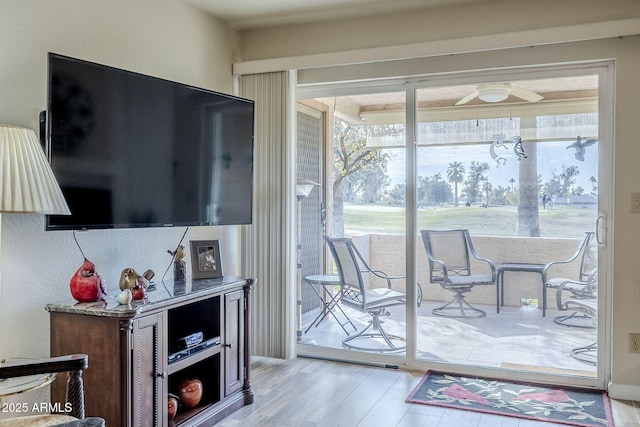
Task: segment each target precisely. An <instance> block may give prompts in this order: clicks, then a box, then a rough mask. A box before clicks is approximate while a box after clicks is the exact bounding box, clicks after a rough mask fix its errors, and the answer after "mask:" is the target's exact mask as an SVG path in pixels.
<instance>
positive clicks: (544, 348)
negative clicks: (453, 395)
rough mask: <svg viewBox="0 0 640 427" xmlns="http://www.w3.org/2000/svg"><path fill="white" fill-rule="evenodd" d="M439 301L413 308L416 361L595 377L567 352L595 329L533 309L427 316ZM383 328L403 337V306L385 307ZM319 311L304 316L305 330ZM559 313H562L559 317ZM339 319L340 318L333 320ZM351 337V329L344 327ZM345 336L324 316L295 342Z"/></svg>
mask: <svg viewBox="0 0 640 427" xmlns="http://www.w3.org/2000/svg"><path fill="white" fill-rule="evenodd" d="M442 304H443V303H442V302H433V301H423V303H422V305H421V307H419V309H418V354H417V357H418V358H419V359H422V360H427V361H436V362H447V363H452V364H461V365H474V366H486V367H502V368H510V369H519V370H531V371H544V372H553V373H561V374H568V375H578V376H589V377H593V376H595V375H596V368H595V366H591V365H589V364H586V363H583V362H580V361H578V360H576V359H574V358H573V357H571V350H572V349H574V348H576V347H581V346H586V345H589V344H591V343H593V342H594V341H595V340H596V329H595V328H594V329H585V328H575V327H567V326H563V325H558V324H556V323H555V322H554V321H553V319H554V317H556V316H557V315H558V311H557V310H555V309H548V310H547V315H546V316H545V317H542V310H540V309H538V308H537V307H534V306H523V307H509V306H505V307H502V308H501V310H500V313H499V314H498V313H496V307H495V305H477V307H479V308H482V309H483V310H485V311H486V312H487V315H486V316H485V317H481V318H467V319H456V318H446V317H440V316H433V315H432V314H431V310H432V309H433V308H435V307H437V306H440V305H442ZM342 308H343V309H344V311H345V313H346V314H347V315H348V316H349V318H350V319H351V320H352V321H353V323H354V324H355V326H356V327H357V328H358V329H360V328H362V327H364V326H366V324H367V323H368V321H369V320H370V318H371V317H370V316H369V315H368V314H363V313H361V312H359V311H357V310H353V309H350V308H348V307H342ZM389 312H390V313H391V315H390V316H388V317H384V318H383V321H384V324H383V327H384V328H385V330H386V331H387V332H389V333H392V334H396V335H399V336H403V337H404V336H406V333H405V331H404V327H405V321H404V307H402V306H395V307H391V308H389ZM318 313H319V310H315V311H312V312H310V313H307V314H305V317H304V320H305V325H304V328H303V331H304V330H306V329H307V327H308V326H309V324H310V323H311V321H312V320H313V319H314V318H315V317H316V315H317V314H318ZM564 313H565V312H563V314H564ZM339 316H341V315H339ZM345 327H346V328H347V330H348V331H349V332H350V333H352V331H353V328H352V327H351V326H349V325H346V326H345ZM346 336H347V335H346V333H345V332H344V331H343V329H342V328H341V327H340V325H339V324H338V323H337V321H336V320H335V319H334V318H333V317H331V316H327V317H326V318H325V319H324V321H322V322H321V323H320V324H319V325H318V326H312V327H311V328H310V329H309V331H308V332H307V333H304V334H303V336H302V340H301V343H303V344H309V345H318V346H325V347H334V348H342V340H343V339H344V338H345V337H346Z"/></svg>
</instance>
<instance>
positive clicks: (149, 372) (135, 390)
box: [131, 313, 166, 427]
mask: <svg viewBox="0 0 640 427" xmlns="http://www.w3.org/2000/svg"><path fill="white" fill-rule="evenodd" d="M132 334H133V347H132V350H133V360H132V378H131V384H132V393H131V394H132V399H131V403H132V405H131V406H132V408H131V418H132V419H131V422H132V425H133V426H135V427H144V426H151V427H153V426H161V425H164V424H165V422H164V418H165V411H164V409H166V399H160V396H165V395H166V393H164V392H163V388H164V378H165V377H166V374H165V363H164V360H162V359H161V355H162V354H163V353H162V347H161V346H162V342H163V338H162V337H163V331H162V314H160V313H158V314H153V315H149V316H145V317H141V318H139V319H136V320H135V321H134V323H133V330H132ZM161 402H162V403H164V405H161Z"/></svg>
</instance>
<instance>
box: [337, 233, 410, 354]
mask: <svg viewBox="0 0 640 427" xmlns="http://www.w3.org/2000/svg"><path fill="white" fill-rule="evenodd" d="M325 240H326V242H327V244H328V245H329V249H330V250H331V254H332V255H333V259H334V260H335V262H336V265H337V267H338V275H339V277H340V292H341V296H340V303H341V304H344V305H346V306H348V307H351V308H354V309H356V310H359V311H361V312H363V313H368V314H369V315H370V316H371V320H370V321H369V323H368V325H367V326H366V327H364V328H363V329H362V330H360V331H359V332H357V333H356V334H354V335H350V336H348V337H346V338H345V339H343V340H342V344H343V345H344V346H345V347H347V348H351V349H355V350H362V351H377V352H390V351H401V350H404V349H405V348H406V345H404V344H402V343H403V342H404V341H405V338H402V337H398V336H395V335H391V334H389V333H387V332H386V331H385V330H384V329H383V328H382V321H381V320H380V317H381V316H389V315H390V314H389V312H388V311H387V309H388V308H389V307H392V306H395V305H405V304H406V294H404V293H402V292H398V291H395V290H393V289H391V281H392V280H397V279H404V278H405V277H404V276H389V275H388V274H386V273H384V272H383V271H379V270H373V269H372V268H371V267H369V266H368V265H367V263H366V262H365V260H364V258H363V257H362V255H361V254H360V252H358V249H357V248H356V246H355V245H354V243H353V241H352V240H351V239H348V238H329V237H326V238H325ZM363 273H365V274H370V275H372V276H374V277H379V278H381V279H384V280H385V281H386V285H387V286H386V287H384V288H370V289H367V288H366V286H365V281H364V279H363ZM380 339H382V342H380ZM363 340H369V341H370V342H371V344H369V345H366V346H365V345H357V344H356V343H355V341H357V342H359V343H362V341H363ZM376 341H377V345H376ZM394 341H395V342H394ZM398 342H399V343H398Z"/></svg>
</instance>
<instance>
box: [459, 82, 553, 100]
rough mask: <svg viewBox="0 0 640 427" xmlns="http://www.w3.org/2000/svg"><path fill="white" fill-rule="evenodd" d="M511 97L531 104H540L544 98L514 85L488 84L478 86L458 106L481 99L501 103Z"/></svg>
mask: <svg viewBox="0 0 640 427" xmlns="http://www.w3.org/2000/svg"><path fill="white" fill-rule="evenodd" d="M509 95H513V96H515V97H516V98H520V99H523V100H525V101H529V102H538V101H540V100H541V99H542V98H543V97H542V96H540V95H538V94H537V93H535V92H532V91H530V90H528V89H525V88H523V87H520V86H516V85H514V84H512V83H488V84H482V85H478V87H477V89H476V90H475V91H474V92H472V93H470V94H469V95H467V96H465V97H464V98H462V99H461V100H460V101H458V102H456V105H462V104H466V103H467V102H469V101H471V100H472V99H474V98H480V99H481V100H482V101H485V102H500V101H504V100H505V99H507V98H508V97H509Z"/></svg>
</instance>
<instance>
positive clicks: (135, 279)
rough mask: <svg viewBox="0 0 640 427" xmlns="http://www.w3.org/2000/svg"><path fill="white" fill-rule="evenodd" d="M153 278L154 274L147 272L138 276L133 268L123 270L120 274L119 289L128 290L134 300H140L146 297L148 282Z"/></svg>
mask: <svg viewBox="0 0 640 427" xmlns="http://www.w3.org/2000/svg"><path fill="white" fill-rule="evenodd" d="M153 276H154V272H153V271H151V270H147V271H145V272H144V275H142V276H140V275H139V274H138V273H137V272H136V271H135V270H134V269H133V268H131V267H129V268H125V269H124V270H122V273H120V282H119V285H120V289H121V290H122V291H125V290H127V289H128V290H130V292H131V296H132V297H133V299H134V300H141V299H144V298H145V297H146V296H147V293H146V290H147V288H148V287H149V280H151V279H152V278H153Z"/></svg>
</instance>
